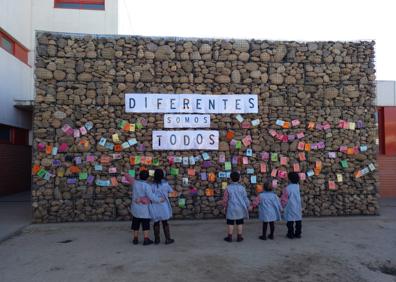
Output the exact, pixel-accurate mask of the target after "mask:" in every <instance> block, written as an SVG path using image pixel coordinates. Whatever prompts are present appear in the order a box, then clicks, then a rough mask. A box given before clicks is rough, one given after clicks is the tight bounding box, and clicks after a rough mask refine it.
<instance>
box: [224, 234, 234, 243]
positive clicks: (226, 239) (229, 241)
mask: <svg viewBox="0 0 396 282" xmlns="http://www.w3.org/2000/svg"><path fill="white" fill-rule="evenodd" d="M224 241H226V242H228V243H231V242H232V236H227V237H225V238H224Z"/></svg>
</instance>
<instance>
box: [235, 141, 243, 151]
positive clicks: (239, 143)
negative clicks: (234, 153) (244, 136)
mask: <svg viewBox="0 0 396 282" xmlns="http://www.w3.org/2000/svg"><path fill="white" fill-rule="evenodd" d="M241 148H242V142H241V141H239V140H238V141H236V144H235V149H241Z"/></svg>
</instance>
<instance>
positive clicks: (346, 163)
mask: <svg viewBox="0 0 396 282" xmlns="http://www.w3.org/2000/svg"><path fill="white" fill-rule="evenodd" d="M340 164H341V167H342V168H348V161H347V160H342V161H340Z"/></svg>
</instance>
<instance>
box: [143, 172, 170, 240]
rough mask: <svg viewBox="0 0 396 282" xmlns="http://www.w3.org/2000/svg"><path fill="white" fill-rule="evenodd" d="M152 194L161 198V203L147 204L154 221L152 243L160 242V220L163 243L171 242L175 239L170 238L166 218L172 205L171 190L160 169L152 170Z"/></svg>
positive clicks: (168, 217) (167, 218)
mask: <svg viewBox="0 0 396 282" xmlns="http://www.w3.org/2000/svg"><path fill="white" fill-rule="evenodd" d="M151 189H152V192H153V193H154V195H156V196H157V197H158V198H163V199H164V201H163V202H162V203H151V204H150V206H149V209H150V215H151V218H152V219H153V221H154V237H155V239H154V243H155V244H159V243H160V222H162V228H163V230H164V234H165V244H172V243H173V242H174V241H175V240H173V239H171V236H170V230H169V223H168V220H169V219H170V218H171V217H172V206H171V204H170V201H169V193H170V192H173V190H172V188H171V187H170V185H169V183H168V181H166V180H165V179H164V172H163V170H162V169H156V170H155V171H154V183H152V184H151Z"/></svg>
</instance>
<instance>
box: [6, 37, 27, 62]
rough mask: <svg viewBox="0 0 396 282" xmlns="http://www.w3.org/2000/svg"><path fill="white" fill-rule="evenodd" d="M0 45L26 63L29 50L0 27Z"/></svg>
mask: <svg viewBox="0 0 396 282" xmlns="http://www.w3.org/2000/svg"><path fill="white" fill-rule="evenodd" d="M0 47H1V48H3V49H4V50H6V51H7V52H8V53H10V54H11V55H13V56H14V57H16V58H17V59H19V60H21V61H22V62H24V63H25V64H28V53H29V50H28V49H27V48H25V46H23V45H22V44H20V43H19V42H18V41H16V40H15V39H14V38H12V37H11V36H10V35H8V34H7V33H6V32H5V31H3V30H2V29H0Z"/></svg>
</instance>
